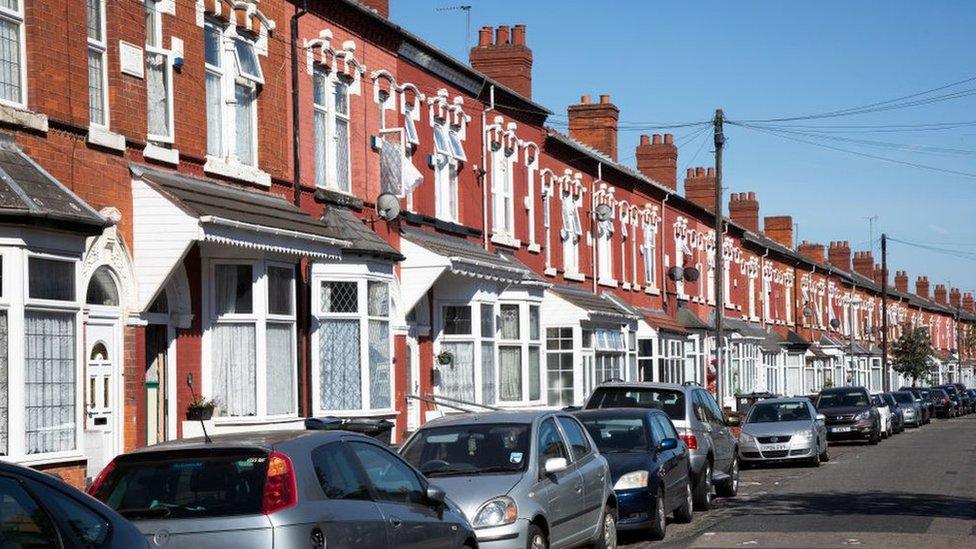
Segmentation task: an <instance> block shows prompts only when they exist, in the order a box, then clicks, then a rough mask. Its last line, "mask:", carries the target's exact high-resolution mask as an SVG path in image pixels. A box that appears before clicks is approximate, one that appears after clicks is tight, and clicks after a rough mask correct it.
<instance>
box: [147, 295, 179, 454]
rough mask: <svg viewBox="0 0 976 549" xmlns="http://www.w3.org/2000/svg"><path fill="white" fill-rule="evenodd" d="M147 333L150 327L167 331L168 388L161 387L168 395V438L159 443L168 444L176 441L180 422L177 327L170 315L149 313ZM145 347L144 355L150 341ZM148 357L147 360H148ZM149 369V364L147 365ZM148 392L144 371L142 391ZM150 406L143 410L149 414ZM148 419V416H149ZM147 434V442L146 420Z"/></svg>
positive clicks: (166, 377)
mask: <svg viewBox="0 0 976 549" xmlns="http://www.w3.org/2000/svg"><path fill="white" fill-rule="evenodd" d="M145 316H146V328H145V329H146V331H147V332H148V330H149V326H162V327H165V329H166V372H165V379H166V387H160V395H166V396H167V397H168V398H167V399H166V438H165V440H161V441H159V442H166V441H168V440H176V439H177V438H179V437H177V436H176V426H177V424H178V420H177V417H176V326H174V325H173V323H172V322H171V321H170V317H169V315H168V314H161V313H147V314H146V315H145ZM145 342H146V344H145V346H144V347H143V353H145V352H146V351H147V350H148V345H149V339H148V338H146V339H145ZM148 358H149V357H148V355H147V356H146V359H147V360H148ZM145 367H146V368H148V367H149V365H148V363H146V364H145ZM145 390H146V380H145V369H144V370H143V380H142V391H143V394H145ZM163 391H165V392H163ZM148 405H149V403H148V402H144V403H143V408H145V410H144V411H145V412H148V408H146V407H147V406H148ZM147 418H148V415H147ZM144 427H145V434H146V440H147V441H148V440H149V439H148V437H149V421H148V419H147V420H146V425H145V426H144Z"/></svg>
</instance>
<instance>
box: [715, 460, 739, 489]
mask: <svg viewBox="0 0 976 549" xmlns="http://www.w3.org/2000/svg"><path fill="white" fill-rule="evenodd" d="M728 472H729V478H727V479H725V480H723V481H722V482H721V483H719V484H718V485H717V486H716V487H715V491H716V492H718V495H720V496H722V497H725V498H734V497H735V495H736V494H738V493H739V456H738V455H736V456H733V457H732V463H731V464H730V465H729V471H728Z"/></svg>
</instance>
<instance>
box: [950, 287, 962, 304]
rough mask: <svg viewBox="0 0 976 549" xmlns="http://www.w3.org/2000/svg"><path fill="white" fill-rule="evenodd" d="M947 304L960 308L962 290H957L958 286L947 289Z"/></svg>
mask: <svg viewBox="0 0 976 549" xmlns="http://www.w3.org/2000/svg"><path fill="white" fill-rule="evenodd" d="M949 305H952V307H953V308H954V309H961V308H962V292H960V291H959V288H952V289H951V290H949Z"/></svg>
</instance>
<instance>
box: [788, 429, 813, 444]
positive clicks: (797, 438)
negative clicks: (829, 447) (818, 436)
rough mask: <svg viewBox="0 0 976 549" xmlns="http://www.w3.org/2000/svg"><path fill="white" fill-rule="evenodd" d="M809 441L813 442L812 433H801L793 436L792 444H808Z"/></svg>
mask: <svg viewBox="0 0 976 549" xmlns="http://www.w3.org/2000/svg"><path fill="white" fill-rule="evenodd" d="M811 440H813V433H811V432H810V431H803V432H802V433H794V434H793V441H794V442H810V441H811Z"/></svg>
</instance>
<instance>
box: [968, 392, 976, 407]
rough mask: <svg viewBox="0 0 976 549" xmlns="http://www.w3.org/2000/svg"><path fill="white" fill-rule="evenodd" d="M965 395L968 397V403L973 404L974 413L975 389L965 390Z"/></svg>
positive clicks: (975, 405)
mask: <svg viewBox="0 0 976 549" xmlns="http://www.w3.org/2000/svg"><path fill="white" fill-rule="evenodd" d="M966 394H968V395H969V401H970V402H972V403H973V407H974V408H973V411H974V412H976V389H966Z"/></svg>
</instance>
